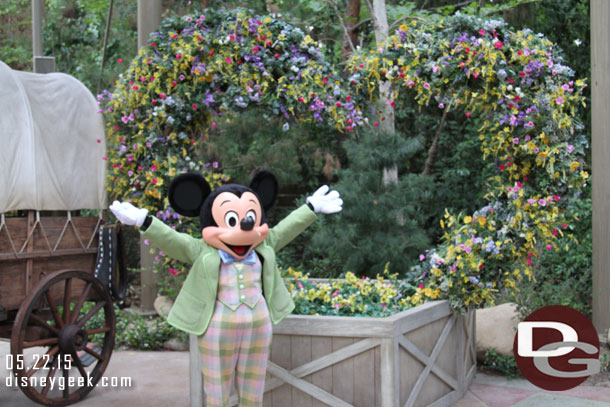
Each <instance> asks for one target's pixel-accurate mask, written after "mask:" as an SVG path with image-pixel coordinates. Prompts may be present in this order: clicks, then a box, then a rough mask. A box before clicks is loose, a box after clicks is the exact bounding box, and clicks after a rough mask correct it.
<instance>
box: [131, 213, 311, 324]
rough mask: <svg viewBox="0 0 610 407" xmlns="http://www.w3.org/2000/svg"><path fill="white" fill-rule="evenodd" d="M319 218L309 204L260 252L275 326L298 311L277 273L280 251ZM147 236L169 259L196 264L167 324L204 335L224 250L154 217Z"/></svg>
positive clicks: (273, 232)
mask: <svg viewBox="0 0 610 407" xmlns="http://www.w3.org/2000/svg"><path fill="white" fill-rule="evenodd" d="M315 219H316V214H315V213H314V212H313V211H312V210H311V209H309V207H308V206H307V205H303V206H301V207H300V208H298V209H296V210H295V211H293V212H292V213H291V214H290V215H288V216H287V217H286V218H285V219H283V220H282V221H281V222H280V223H278V224H277V225H276V226H275V227H274V228H272V229H270V230H269V235H268V236H267V238H266V239H265V241H263V243H261V244H259V245H258V246H256V247H255V248H254V250H255V251H256V253H258V254H259V256H260V258H261V261H262V263H263V276H262V279H263V296H264V297H265V300H266V302H267V307H268V308H269V316H270V318H271V322H273V323H274V324H277V323H278V322H280V321H281V320H282V319H284V318H285V317H286V316H287V315H288V314H290V313H291V312H292V310H293V309H294V302H293V301H292V297H291V296H290V293H289V292H288V289H287V288H286V285H285V284H284V281H283V279H282V277H281V276H280V272H279V271H278V269H277V265H276V263H275V252H276V251H278V250H280V249H281V248H282V247H284V246H286V244H288V243H289V242H290V241H291V240H292V239H294V238H295V237H297V236H298V235H299V234H300V233H301V232H303V231H304V230H305V229H306V228H307V227H308V226H309V225H311V224H312V223H313V221H314V220H315ZM141 233H142V236H143V237H144V238H146V239H148V240H150V241H151V242H153V243H154V244H155V245H157V246H158V247H159V248H160V249H161V250H163V251H164V252H165V253H166V254H167V255H168V256H170V257H172V258H174V259H177V260H180V261H182V262H184V263H188V264H192V268H191V271H190V272H189V274H188V276H187V277H186V280H185V282H184V285H183V286H182V289H181V290H180V293H179V294H178V298H176V302H175V303H174V306H173V307H172V309H171V311H170V313H169V316H168V318H167V320H168V322H169V323H170V324H172V325H173V326H175V327H176V328H178V329H181V330H183V331H186V332H189V333H192V334H195V335H202V334H203V333H204V332H205V331H206V329H207V327H208V324H209V323H210V320H211V319H212V313H213V312H214V306H215V303H216V291H217V288H218V274H219V271H220V255H219V254H218V249H216V248H215V247H212V246H210V245H208V244H207V243H206V242H205V241H204V240H203V239H197V238H194V237H192V236H191V235H188V234H186V233H179V232H176V231H175V230H174V229H172V228H171V227H169V226H167V225H166V224H164V223H163V222H161V221H160V220H158V219H156V218H154V217H153V221H152V223H151V224H150V226H149V227H148V229H146V230H145V231H142V232H141Z"/></svg>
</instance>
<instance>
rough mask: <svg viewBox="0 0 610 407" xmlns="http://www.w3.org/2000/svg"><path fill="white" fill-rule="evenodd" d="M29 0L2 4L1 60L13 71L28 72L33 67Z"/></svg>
mask: <svg viewBox="0 0 610 407" xmlns="http://www.w3.org/2000/svg"><path fill="white" fill-rule="evenodd" d="M31 3H32V2H31V1H29V0H4V1H2V4H0V39H1V40H0V60H1V61H2V62H4V63H5V64H7V65H8V66H10V67H11V68H13V69H17V70H24V71H28V70H31V66H32V45H31V24H32V12H31Z"/></svg>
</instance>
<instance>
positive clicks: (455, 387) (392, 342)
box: [190, 301, 476, 407]
mask: <svg viewBox="0 0 610 407" xmlns="http://www.w3.org/2000/svg"><path fill="white" fill-rule="evenodd" d="M474 324H475V320H474V312H470V313H468V314H466V315H458V314H454V313H452V311H451V309H450V307H449V303H448V302H447V301H435V302H431V303H427V304H424V305H421V306H418V307H415V308H412V309H409V310H406V311H403V312H400V313H398V314H395V315H393V316H389V317H385V318H370V317H345V316H310V315H291V316H288V317H287V318H286V319H284V320H283V321H282V322H281V323H280V324H278V325H275V326H274V331H273V343H272V346H271V356H270V362H269V366H268V369H267V372H268V375H267V381H266V383H265V399H264V405H265V406H282V407H289V406H297V405H311V406H329V405H330V406H362V407H371V406H382V407H390V406H392V407H393V406H396V405H401V406H404V405H406V406H414V405H418V406H429V405H450V404H451V403H453V402H455V401H457V400H458V399H460V398H461V397H462V396H463V394H464V392H465V391H466V390H467V389H468V387H469V386H470V384H471V383H472V380H473V378H474V373H475V370H476V369H475V360H476V359H475V348H474V346H475V337H474V332H475V330H474ZM190 344H191V405H192V406H201V405H202V404H201V400H202V397H203V395H202V388H203V387H202V383H201V374H200V372H201V370H200V365H199V363H200V357H199V351H198V349H197V342H196V337H195V336H194V335H192V336H191V341H190ZM236 403H237V399H236V396H234V397H233V398H232V403H231V405H236Z"/></svg>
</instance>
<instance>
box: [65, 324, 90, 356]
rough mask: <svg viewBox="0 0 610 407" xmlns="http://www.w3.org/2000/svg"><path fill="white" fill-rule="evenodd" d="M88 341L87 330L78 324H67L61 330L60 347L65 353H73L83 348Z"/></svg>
mask: <svg viewBox="0 0 610 407" xmlns="http://www.w3.org/2000/svg"><path fill="white" fill-rule="evenodd" d="M88 342H89V337H88V335H87V331H85V330H84V329H82V328H80V327H79V326H78V325H67V326H64V327H63V328H62V329H61V331H59V349H60V350H61V352H62V353H64V354H68V355H73V354H74V353H75V352H76V351H79V350H83V349H84V348H85V346H87V343H88Z"/></svg>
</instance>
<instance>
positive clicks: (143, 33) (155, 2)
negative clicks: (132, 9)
mask: <svg viewBox="0 0 610 407" xmlns="http://www.w3.org/2000/svg"><path fill="white" fill-rule="evenodd" d="M159 24H161V0H138V49H140V48H142V47H144V46H146V44H147V43H148V36H149V35H150V33H151V32H153V31H155V30H156V29H157V28H158V27H159Z"/></svg>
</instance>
